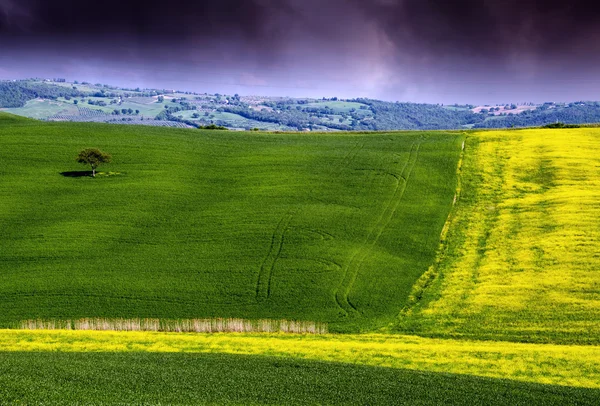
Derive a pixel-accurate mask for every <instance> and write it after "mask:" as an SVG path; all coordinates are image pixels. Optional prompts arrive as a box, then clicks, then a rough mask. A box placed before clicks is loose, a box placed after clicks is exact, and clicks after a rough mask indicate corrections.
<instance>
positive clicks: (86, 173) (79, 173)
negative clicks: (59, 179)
mask: <svg viewBox="0 0 600 406" xmlns="http://www.w3.org/2000/svg"><path fill="white" fill-rule="evenodd" d="M60 174H61V175H62V176H64V177H66V178H83V177H86V176H89V177H91V176H92V171H68V172H61V173H60Z"/></svg>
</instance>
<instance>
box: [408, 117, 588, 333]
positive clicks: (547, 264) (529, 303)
mask: <svg viewBox="0 0 600 406" xmlns="http://www.w3.org/2000/svg"><path fill="white" fill-rule="evenodd" d="M461 172H462V174H461V177H462V179H461V181H462V190H461V194H460V197H459V199H458V204H457V205H456V207H455V210H454V213H453V214H452V215H451V216H452V217H451V220H450V227H449V232H448V237H447V240H446V246H445V247H444V249H443V250H442V252H441V254H440V258H439V262H438V266H437V269H436V273H437V276H436V278H435V279H434V281H433V283H432V284H431V285H430V286H429V287H428V288H426V289H425V291H424V292H423V293H422V300H420V301H419V302H418V303H417V304H416V305H415V306H413V307H412V308H410V309H408V310H406V309H405V311H404V312H403V314H402V315H401V322H400V325H401V326H402V328H403V329H404V331H411V332H417V333H421V334H428V335H446V336H448V335H450V336H461V337H471V338H494V339H508V340H516V341H532V342H557V343H582V344H584V343H588V344H590V343H591V344H598V343H600V129H597V128H579V129H559V130H550V129H528V130H518V131H487V132H478V133H473V134H471V135H470V136H469V137H468V138H467V141H466V148H465V155H464V161H463V168H462V171H461Z"/></svg>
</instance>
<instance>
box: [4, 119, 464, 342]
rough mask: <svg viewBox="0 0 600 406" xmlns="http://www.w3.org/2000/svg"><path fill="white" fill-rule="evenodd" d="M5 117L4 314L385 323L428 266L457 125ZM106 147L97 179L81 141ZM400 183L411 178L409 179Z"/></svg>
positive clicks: (347, 327)
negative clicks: (247, 127) (195, 126)
mask: <svg viewBox="0 0 600 406" xmlns="http://www.w3.org/2000/svg"><path fill="white" fill-rule="evenodd" d="M1 117H2V118H1V119H0V176H1V177H2V182H1V183H0V222H1V223H2V228H1V229H0V267H1V272H2V275H3V277H2V278H1V279H0V325H4V326H10V325H13V323H16V322H18V321H20V320H23V319H30V318H45V319H47V318H59V319H66V318H70V319H72V318H79V317H124V318H133V317H157V318H170V319H173V318H175V319H176V318H210V317H237V318H246V319H255V318H275V319H281V318H285V319H299V320H312V321H317V322H326V323H329V325H330V331H363V330H372V329H375V328H378V327H382V326H385V325H387V324H389V323H391V322H392V321H393V320H394V319H395V317H396V315H397V314H398V312H399V310H400V309H401V308H402V307H403V305H404V304H405V302H406V300H407V297H408V295H409V292H410V289H411V286H412V285H413V283H414V282H415V281H416V280H417V279H418V278H419V277H420V276H421V274H422V273H423V272H424V271H426V270H427V268H428V266H429V265H430V263H431V262H432V260H433V258H434V256H435V251H436V248H437V245H438V243H439V235H440V231H441V229H442V226H443V224H444V221H445V219H446V216H447V214H448V211H449V209H450V206H451V203H452V196H453V193H454V188H455V169H456V164H457V160H458V156H459V152H460V145H461V141H462V136H461V135H460V134H457V133H444V132H432V133H393V134H334V135H331V134H330V135H323V134H310V135H308V134H260V133H258V134H256V133H253V134H248V133H232V132H229V133H228V132H219V131H216V132H202V131H198V130H177V129H163V128H149V127H136V126H115V125H99V124H89V123H39V122H34V121H22V122H21V123H22V124H19V125H16V124H15V122H14V121H11V120H14V119H13V118H10V120H7V118H8V117H9V116H6V115H3V116H1ZM85 147H98V148H100V149H102V150H105V151H106V152H109V153H111V154H112V155H113V161H114V162H113V163H112V164H110V165H106V166H104V167H100V170H105V171H113V172H118V173H120V175H119V176H110V177H103V178H96V179H92V178H89V177H79V178H77V177H65V176H62V175H61V173H62V172H68V171H77V170H85V169H86V168H84V167H82V166H79V165H78V164H77V163H75V161H74V158H75V156H76V155H77V153H78V152H79V150H81V149H83V148H85ZM405 179H406V180H407V181H405Z"/></svg>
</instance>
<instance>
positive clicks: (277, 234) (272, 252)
mask: <svg viewBox="0 0 600 406" xmlns="http://www.w3.org/2000/svg"><path fill="white" fill-rule="evenodd" d="M292 217H293V214H292V213H291V212H288V213H287V214H285V215H284V216H283V217H282V218H281V220H280V221H279V223H277V227H275V230H274V231H273V235H272V236H271V246H270V247H269V253H268V254H267V256H266V257H265V259H264V260H263V262H262V264H261V266H260V270H259V272H258V280H257V281H256V299H259V300H260V299H268V298H269V297H271V282H272V279H273V269H274V268H275V264H276V263H277V260H278V259H279V257H280V256H281V251H282V250H283V242H284V238H285V232H286V231H287V230H288V228H289V225H290V221H291V220H292Z"/></svg>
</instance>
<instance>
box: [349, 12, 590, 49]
mask: <svg viewBox="0 0 600 406" xmlns="http://www.w3.org/2000/svg"><path fill="white" fill-rule="evenodd" d="M355 4H356V5H357V7H360V8H361V9H362V10H363V11H364V13H365V15H367V16H369V18H370V19H371V20H372V21H373V22H374V23H375V24H376V25H377V26H379V27H381V28H382V30H384V31H385V33H386V35H388V36H389V38H390V39H391V40H392V41H393V42H394V43H395V44H396V45H397V47H398V48H401V49H406V48H410V49H411V51H413V52H418V53H423V54H442V55H446V54H454V55H457V56H482V55H484V56H489V57H493V58H502V57H506V54H507V53H510V52H515V51H519V52H521V51H526V52H534V53H539V54H543V53H549V54H556V53H561V52H566V53H572V51H573V46H574V45H576V46H581V45H587V46H589V47H590V49H596V48H597V46H598V45H597V44H598V39H600V27H599V26H598V21H599V18H600V4H599V3H596V2H590V1H585V0H584V1H582V0H570V1H564V0H546V1H540V0H497V1H485V0H453V1H448V0H398V1H394V0H387V1H386V0H380V1H376V0H374V1H371V2H365V1H364V0H355Z"/></svg>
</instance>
